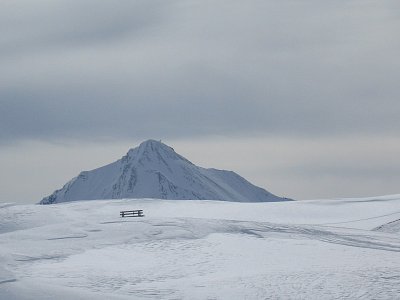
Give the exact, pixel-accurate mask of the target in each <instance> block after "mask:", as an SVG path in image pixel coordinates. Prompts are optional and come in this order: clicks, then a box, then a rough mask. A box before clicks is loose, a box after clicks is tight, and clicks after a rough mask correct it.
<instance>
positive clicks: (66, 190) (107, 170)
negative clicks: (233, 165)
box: [41, 140, 287, 204]
mask: <svg viewBox="0 0 400 300" xmlns="http://www.w3.org/2000/svg"><path fill="white" fill-rule="evenodd" d="M121 198H158V199H209V200H225V201H241V202H261V201H283V200H287V199H284V198H280V197H277V196H275V195H273V194H271V193H269V192H267V191H266V190H264V189H262V188H259V187H256V186H254V185H252V184H251V183H250V182H248V181H247V180H245V179H244V178H242V177H240V176H239V175H237V174H236V173H234V172H230V171H222V170H217V169H205V168H201V167H198V166H196V165H194V164H193V163H191V162H190V161H188V160H187V159H186V158H184V157H183V156H181V155H179V154H178V153H176V152H175V151H174V149H173V148H171V147H169V146H168V145H166V144H164V143H162V142H161V141H156V140H147V141H144V142H142V143H141V144H140V145H139V146H138V147H136V148H133V149H130V150H129V151H128V153H127V154H126V155H125V156H123V157H122V158H121V159H119V160H118V161H116V162H114V163H111V164H109V165H107V166H104V167H101V168H98V169H95V170H92V171H87V172H82V173H81V174H80V175H79V176H77V177H75V178H73V179H72V180H71V181H69V182H68V183H67V184H65V185H64V187H63V188H61V189H60V190H57V191H55V192H54V193H53V194H52V195H50V196H48V197H46V198H44V199H43V200H42V201H41V203H42V204H51V203H59V202H65V201H75V200H91V199H121Z"/></svg>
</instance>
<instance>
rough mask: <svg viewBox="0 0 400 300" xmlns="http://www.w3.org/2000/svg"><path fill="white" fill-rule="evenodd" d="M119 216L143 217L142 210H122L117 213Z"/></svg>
mask: <svg viewBox="0 0 400 300" xmlns="http://www.w3.org/2000/svg"><path fill="white" fill-rule="evenodd" d="M119 214H120V215H121V217H144V215H143V210H142V209H137V210H123V211H121V212H120V213H119Z"/></svg>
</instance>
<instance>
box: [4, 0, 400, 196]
mask: <svg viewBox="0 0 400 300" xmlns="http://www.w3.org/2000/svg"><path fill="white" fill-rule="evenodd" d="M399 33H400V2H399V1H398V0H393V1H391V0H379V1H377V0H375V1H372V0H371V1H369V0H360V1H356V0H346V1H344V0H343V1H342V0H337V1H320V0H279V1H277V0H262V1H261V0H260V1H256V0H254V1H236V0H229V1H228V0H226V1H223V0H220V1H218V0H213V1H211V0H210V1H207V0H201V1H200V0H199V1H189V0H182V1H179V0H175V1H172V0H171V1H166V0H160V1H152V0H143V1H138V0H136V1H134V0H120V1H101V0H100V1H99V0H79V1H71V0H68V1H66V0H65V1H63V0H59V1H54V0H42V1H40V0H39V1H30V0H21V1H18V0H17V1H16V0H4V1H1V2H0V202H13V201H16V202H37V201H39V200H40V199H41V198H42V197H44V196H46V195H48V194H50V193H51V192H53V190H54V189H56V188H60V187H61V186H62V185H63V184H64V183H65V182H66V181H68V180H69V179H71V178H72V177H74V176H76V175H77V174H78V173H79V172H80V171H82V170H88V169H93V168H96V167H98V166H101V165H103V164H105V163H109V162H111V161H114V160H116V159H118V158H120V157H121V156H122V155H124V154H125V153H126V152H127V150H128V149H129V148H132V147H135V146H137V144H138V143H140V142H141V141H142V140H145V139H149V138H155V139H162V140H163V141H165V142H166V143H167V144H169V145H170V146H172V147H174V148H175V150H176V151H177V152H179V153H181V154H182V155H184V156H186V157H187V158H188V159H189V160H191V161H193V162H194V163H197V164H200V165H201V166H204V167H216V168H224V169H231V170H234V171H236V172H237V173H239V174H241V175H242V176H244V177H246V178H247V179H249V180H250V181H252V182H253V183H255V184H257V185H260V186H262V187H264V188H266V189H267V190H269V191H271V192H272V193H275V194H279V195H283V196H287V197H292V198H296V199H311V198H332V197H346V196H347V197H353V196H368V195H371V196H372V195H384V194H393V193H400V187H399V182H400V160H399V159H398V155H399V153H400V135H399V132H400V84H399V80H400V59H399V53H400V38H399Z"/></svg>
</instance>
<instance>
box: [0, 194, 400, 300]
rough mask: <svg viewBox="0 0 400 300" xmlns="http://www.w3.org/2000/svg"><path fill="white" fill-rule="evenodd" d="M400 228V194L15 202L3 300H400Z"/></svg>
mask: <svg viewBox="0 0 400 300" xmlns="http://www.w3.org/2000/svg"><path fill="white" fill-rule="evenodd" d="M131 209H143V210H144V214H145V217H143V218H121V217H120V216H119V212H120V211H121V210H131ZM399 219H400V195H395V196H386V197H374V198H363V199H336V200H309V201H287V202H264V203H238V202H223V201H208V200H188V201H176V200H175V201H174V200H156V199H140V200H134V199H131V200H129V199H122V200H115V199H114V200H94V201H76V202H67V203H62V204H58V205H13V204H6V203H3V204H0V299H2V300H3V299H7V300H8V299H10V300H13V299H22V300H27V299H29V300H30V299H61V300H63V299H399V295H400V273H399V270H400V233H399V230H396V228H398V227H396V226H398V225H396V224H398V221H396V220H399ZM388 228H390V230H389V229H388Z"/></svg>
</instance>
